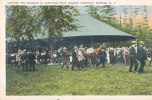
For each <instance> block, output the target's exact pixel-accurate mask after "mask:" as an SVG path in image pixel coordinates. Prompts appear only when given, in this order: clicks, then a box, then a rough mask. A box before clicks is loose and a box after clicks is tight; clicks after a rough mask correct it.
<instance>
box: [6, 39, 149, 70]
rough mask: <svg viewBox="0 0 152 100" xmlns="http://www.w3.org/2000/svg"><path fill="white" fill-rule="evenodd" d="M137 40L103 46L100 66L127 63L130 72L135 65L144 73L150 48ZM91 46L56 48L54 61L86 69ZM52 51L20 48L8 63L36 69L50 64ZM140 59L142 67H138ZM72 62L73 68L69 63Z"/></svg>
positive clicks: (89, 60)
mask: <svg viewBox="0 0 152 100" xmlns="http://www.w3.org/2000/svg"><path fill="white" fill-rule="evenodd" d="M136 44H137V43H136V41H132V45H131V46H130V47H129V48H128V47H122V48H113V47H109V48H102V49H101V50H100V51H99V52H98V55H97V58H96V60H97V63H96V66H97V67H98V66H99V65H100V64H102V65H103V68H105V67H106V64H112V65H114V64H117V65H120V64H122V65H126V66H129V65H130V67H129V72H130V73H131V72H133V71H132V68H133V65H135V68H134V72H138V73H143V72H144V66H145V60H146V59H148V60H149V61H150V63H149V66H150V65H151V55H150V49H146V48H144V46H143V45H144V43H143V41H140V42H139V46H138V48H137V46H136ZM89 49H90V48H87V47H85V48H84V47H83V45H80V46H79V48H78V47H77V46H74V47H73V49H70V50H69V49H68V48H66V47H63V48H60V49H58V50H55V52H54V54H53V56H54V63H55V64H57V65H61V68H62V69H64V66H66V68H67V69H68V70H74V68H75V67H78V70H84V69H86V67H87V66H88V64H89V63H92V62H93V59H94V58H93V59H92V58H89V57H87V56H86V55H85V54H84V50H86V51H87V52H88V53H92V52H93V51H88V50H89ZM50 56H51V55H50V52H49V51H48V50H43V51H42V52H40V51H39V50H37V51H31V50H29V51H26V49H24V50H19V51H18V52H17V53H14V54H10V55H6V57H7V63H13V62H14V63H15V66H18V67H20V66H21V67H22V69H23V70H26V71H35V66H36V65H38V64H49V62H50V60H51V59H50ZM137 60H139V62H140V63H141V64H140V68H139V69H138V62H137ZM70 64H72V67H71V69H70V68H69V65H70Z"/></svg>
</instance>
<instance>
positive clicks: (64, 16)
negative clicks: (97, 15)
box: [39, 6, 79, 63]
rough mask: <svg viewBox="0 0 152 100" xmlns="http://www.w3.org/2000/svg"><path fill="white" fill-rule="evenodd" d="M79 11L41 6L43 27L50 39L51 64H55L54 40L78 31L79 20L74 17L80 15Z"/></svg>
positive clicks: (70, 7) (71, 8)
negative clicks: (68, 32) (69, 32)
mask: <svg viewBox="0 0 152 100" xmlns="http://www.w3.org/2000/svg"><path fill="white" fill-rule="evenodd" d="M78 14H79V12H78V10H77V9H76V8H75V7H73V6H40V13H39V15H40V16H41V19H42V23H43V24H42V26H43V28H44V29H45V32H44V33H45V34H48V37H49V38H50V40H51V42H50V52H51V63H53V52H54V50H53V48H54V45H53V40H54V38H56V37H57V38H59V37H62V35H63V32H67V31H76V30H77V29H78V25H77V24H76V23H75V22H76V21H77V20H76V19H75V18H74V17H73V16H74V15H78Z"/></svg>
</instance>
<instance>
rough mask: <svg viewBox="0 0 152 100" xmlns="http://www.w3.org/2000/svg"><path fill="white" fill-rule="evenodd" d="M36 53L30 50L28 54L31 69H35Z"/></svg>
mask: <svg viewBox="0 0 152 100" xmlns="http://www.w3.org/2000/svg"><path fill="white" fill-rule="evenodd" d="M35 59H36V57H35V55H34V54H33V53H32V51H29V54H28V62H29V68H30V69H29V70H30V71H32V70H33V71H35Z"/></svg>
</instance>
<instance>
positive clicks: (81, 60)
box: [77, 46, 85, 69]
mask: <svg viewBox="0 0 152 100" xmlns="http://www.w3.org/2000/svg"><path fill="white" fill-rule="evenodd" d="M82 50H83V46H80V47H79V50H78V55H77V57H78V67H79V69H80V67H82V69H83V68H84V60H85V58H84V55H83V53H82Z"/></svg>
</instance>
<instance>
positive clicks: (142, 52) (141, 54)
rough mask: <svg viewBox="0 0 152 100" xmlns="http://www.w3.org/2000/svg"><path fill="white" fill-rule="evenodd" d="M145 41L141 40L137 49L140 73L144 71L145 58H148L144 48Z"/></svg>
mask: <svg viewBox="0 0 152 100" xmlns="http://www.w3.org/2000/svg"><path fill="white" fill-rule="evenodd" d="M143 45H144V42H143V41H140V42H139V47H138V49H137V58H138V60H139V61H140V68H139V71H138V72H139V73H143V72H144V66H145V60H146V59H147V55H146V51H145V50H144V48H143Z"/></svg>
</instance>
